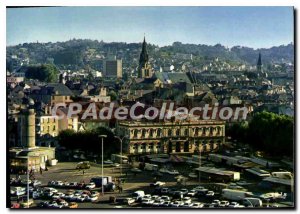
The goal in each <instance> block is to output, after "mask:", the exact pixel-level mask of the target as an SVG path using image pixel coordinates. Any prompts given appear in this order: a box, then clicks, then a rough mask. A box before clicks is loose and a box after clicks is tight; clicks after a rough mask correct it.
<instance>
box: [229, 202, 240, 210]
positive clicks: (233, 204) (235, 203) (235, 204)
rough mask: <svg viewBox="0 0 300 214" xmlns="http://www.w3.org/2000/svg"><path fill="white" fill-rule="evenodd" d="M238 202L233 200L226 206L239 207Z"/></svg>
mask: <svg viewBox="0 0 300 214" xmlns="http://www.w3.org/2000/svg"><path fill="white" fill-rule="evenodd" d="M239 205H240V204H239V203H238V202H235V201H233V202H231V203H230V204H229V206H228V207H230V208H235V207H239Z"/></svg>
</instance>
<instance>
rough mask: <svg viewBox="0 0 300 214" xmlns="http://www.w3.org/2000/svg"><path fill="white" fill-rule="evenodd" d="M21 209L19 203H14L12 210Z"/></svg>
mask: <svg viewBox="0 0 300 214" xmlns="http://www.w3.org/2000/svg"><path fill="white" fill-rule="evenodd" d="M20 207H21V205H20V204H19V203H12V204H11V206H10V208H11V209H19V208H20Z"/></svg>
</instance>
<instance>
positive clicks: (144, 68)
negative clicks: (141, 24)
mask: <svg viewBox="0 0 300 214" xmlns="http://www.w3.org/2000/svg"><path fill="white" fill-rule="evenodd" d="M138 77H139V78H150V77H152V68H151V66H150V64H149V56H148V52H147V43H146V39H145V37H144V41H143V45H142V52H141V54H140V60H139V68H138Z"/></svg>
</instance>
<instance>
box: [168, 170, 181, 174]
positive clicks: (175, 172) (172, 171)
mask: <svg viewBox="0 0 300 214" xmlns="http://www.w3.org/2000/svg"><path fill="white" fill-rule="evenodd" d="M167 173H168V174H170V175H179V172H178V171H177V170H175V169H174V170H167Z"/></svg>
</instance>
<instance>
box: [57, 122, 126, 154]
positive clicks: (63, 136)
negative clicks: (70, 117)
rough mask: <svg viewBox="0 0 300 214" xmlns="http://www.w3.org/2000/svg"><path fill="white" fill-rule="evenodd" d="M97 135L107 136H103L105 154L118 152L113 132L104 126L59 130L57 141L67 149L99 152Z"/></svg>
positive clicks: (99, 142) (99, 145)
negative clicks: (83, 129) (88, 128)
mask: <svg viewBox="0 0 300 214" xmlns="http://www.w3.org/2000/svg"><path fill="white" fill-rule="evenodd" d="M99 135H106V136H107V137H106V138H103V147H104V149H103V150H104V151H105V156H110V154H114V153H118V152H120V142H119V141H118V139H115V138H114V134H113V133H112V132H111V131H110V130H109V129H107V128H104V127H99V128H95V129H92V130H86V131H80V132H75V131H73V130H70V129H67V130H64V131H61V132H60V133H59V135H58V143H59V145H60V146H63V147H66V148H67V149H72V150H73V149H80V150H82V151H85V152H93V153H96V154H100V153H101V152H102V151H101V148H102V147H101V138H100V137H99Z"/></svg>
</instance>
